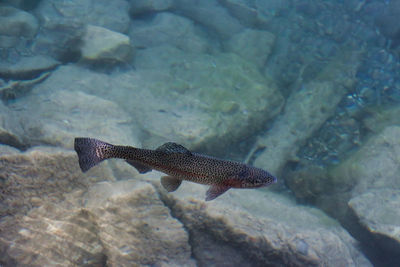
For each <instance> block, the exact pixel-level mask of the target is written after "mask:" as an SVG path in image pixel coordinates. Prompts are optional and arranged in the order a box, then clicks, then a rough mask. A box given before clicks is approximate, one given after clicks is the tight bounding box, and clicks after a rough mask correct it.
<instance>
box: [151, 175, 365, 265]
mask: <svg viewBox="0 0 400 267" xmlns="http://www.w3.org/2000/svg"><path fill="white" fill-rule="evenodd" d="M156 183H157V184H158V182H156ZM205 190H206V188H205V186H202V185H197V184H193V183H184V184H183V185H182V186H181V187H180V188H179V189H178V190H177V191H176V192H173V193H166V192H165V191H164V189H161V188H160V193H161V196H162V198H163V199H164V202H165V203H166V204H167V205H168V206H169V207H170V208H171V210H172V214H174V216H175V217H176V218H178V219H179V220H180V221H182V222H183V224H184V226H185V228H186V229H187V230H188V231H189V234H190V244H191V246H192V251H193V255H194V257H195V258H196V259H197V261H198V263H199V265H201V266H266V265H268V266H282V265H285V266H306V265H307V266H330V265H335V266H340V265H343V266H371V264H370V263H369V261H368V260H367V259H366V258H365V257H364V256H363V254H362V253H361V252H360V251H358V248H357V241H356V240H354V239H353V238H352V237H351V236H350V235H349V234H348V233H347V232H346V231H344V230H343V229H342V228H341V227H340V226H339V225H338V224H337V223H336V222H335V221H334V220H332V219H330V218H329V217H327V216H326V215H324V214H323V213H322V212H320V211H318V210H316V209H313V208H307V207H301V206H298V205H297V204H295V203H294V202H293V201H292V200H289V199H287V198H286V197H284V196H280V195H279V194H276V193H272V192H262V191H258V190H253V189H250V190H240V189H237V190H234V189H233V190H230V191H228V192H227V193H225V194H224V195H223V196H221V197H219V198H218V199H217V200H214V201H212V202H207V203H205V202H204V201H203V199H204V195H205Z"/></svg>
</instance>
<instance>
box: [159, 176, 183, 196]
mask: <svg viewBox="0 0 400 267" xmlns="http://www.w3.org/2000/svg"><path fill="white" fill-rule="evenodd" d="M181 183H182V179H179V178H176V177H173V176H163V177H161V184H162V185H163V186H164V188H165V190H167V191H168V192H173V191H175V190H176V189H178V187H179V186H180V185H181Z"/></svg>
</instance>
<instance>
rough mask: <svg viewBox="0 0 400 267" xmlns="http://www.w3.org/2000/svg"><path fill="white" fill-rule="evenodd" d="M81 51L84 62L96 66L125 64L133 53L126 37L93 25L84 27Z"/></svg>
mask: <svg viewBox="0 0 400 267" xmlns="http://www.w3.org/2000/svg"><path fill="white" fill-rule="evenodd" d="M81 51H82V59H83V60H84V61H86V62H90V63H98V64H100V63H110V64H113V63H117V62H127V61H129V59H130V58H131V56H132V52H133V51H132V47H131V45H130V40H129V37H128V36H127V35H125V34H122V33H118V32H114V31H111V30H108V29H106V28H102V27H98V26H93V25H88V26H87V27H86V34H85V36H84V37H83V45H82V50H81Z"/></svg>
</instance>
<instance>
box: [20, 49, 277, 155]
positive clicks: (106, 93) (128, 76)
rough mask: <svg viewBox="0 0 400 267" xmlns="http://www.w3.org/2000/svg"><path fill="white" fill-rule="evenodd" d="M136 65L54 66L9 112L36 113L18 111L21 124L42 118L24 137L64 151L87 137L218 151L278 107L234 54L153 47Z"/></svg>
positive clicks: (264, 83) (271, 91) (273, 94)
mask: <svg viewBox="0 0 400 267" xmlns="http://www.w3.org/2000/svg"><path fill="white" fill-rule="evenodd" d="M135 60H139V61H140V62H136V61H135V67H136V71H126V72H114V73H112V74H110V75H108V74H102V73H99V72H95V71H91V70H88V69H86V68H81V67H77V66H76V65H69V66H62V67H59V68H58V69H57V70H56V71H54V72H53V74H52V75H51V76H50V77H49V78H48V79H47V80H46V81H45V82H43V83H41V84H40V85H38V86H37V87H35V89H34V90H35V91H37V92H41V96H39V95H37V96H30V97H29V100H23V99H21V100H20V101H18V103H15V105H17V106H16V108H18V106H23V105H25V104H26V105H27V107H28V108H29V107H33V106H35V107H38V108H35V109H34V110H30V111H29V112H25V113H23V114H26V115H28V113H29V117H28V116H26V117H27V118H32V116H34V117H36V116H37V118H39V116H42V117H41V119H40V120H39V119H38V120H32V119H31V121H30V122H29V121H28V122H26V123H27V124H28V125H30V127H27V128H28V129H36V130H37V133H36V134H35V133H34V131H33V133H32V132H31V133H30V134H29V135H28V136H32V138H33V140H37V142H39V141H40V142H39V143H41V144H42V143H43V142H46V143H49V142H50V144H62V145H63V146H65V145H67V142H70V141H71V137H72V136H73V135H85V136H88V135H90V136H92V137H98V138H100V139H103V140H104V141H107V142H114V143H116V144H125V145H134V146H135V145H138V142H134V140H131V139H130V138H128V137H129V136H132V132H134V134H133V135H134V136H139V137H140V139H141V140H140V141H141V142H142V143H143V147H147V148H152V149H154V148H156V147H158V146H159V145H161V144H162V143H164V142H167V141H171V140H173V141H174V142H177V143H181V144H182V145H187V146H188V147H190V149H193V148H203V149H204V150H206V149H209V150H208V151H213V152H215V153H225V151H226V148H227V147H229V146H230V145H232V144H234V143H236V142H237V141H238V140H241V139H242V138H245V137H247V136H251V135H253V134H254V133H255V132H256V131H257V130H258V129H259V128H260V127H263V125H264V123H265V121H267V120H269V119H271V118H272V117H273V116H275V115H276V114H278V113H279V112H280V108H281V106H282V105H283V98H282V96H281V94H280V92H279V91H278V90H277V88H276V87H275V86H274V85H272V83H270V82H269V81H268V80H266V79H265V78H264V77H263V76H262V75H261V74H260V72H259V71H258V70H257V68H256V67H255V66H254V65H253V64H251V63H250V62H246V61H245V60H243V59H241V58H240V57H238V56H236V55H233V54H219V55H217V57H214V56H211V55H203V54H198V53H184V52H182V50H178V49H176V48H171V47H170V48H168V49H167V48H165V47H160V48H151V49H144V50H143V51H138V52H137V55H136V56H135ZM136 64H137V65H136ZM54 88H59V89H60V90H59V91H54ZM115 88H118V90H116V89H115ZM61 89H62V90H61ZM76 91H82V92H86V93H82V92H81V93H78V92H76ZM44 92H46V94H45V93H44ZM87 94H91V96H90V95H87ZM93 95H98V96H100V97H101V98H99V97H95V96H93ZM102 98H105V99H109V100H111V101H113V103H112V102H109V101H105V100H103V99H102ZM58 102H60V103H58ZM28 103H29V105H28ZM34 103H35V104H34ZM56 103H57V104H56ZM115 103H117V105H118V106H119V107H116V106H115V105H116V104H115ZM32 109H33V108H32ZM121 109H123V111H122V110H121ZM49 110H50V111H49ZM23 114H22V115H23ZM32 114H33V115H32ZM35 114H37V115H35ZM128 114H129V115H128ZM36 121H37V122H36ZM35 124H36V126H35ZM43 129H44V130H43ZM45 133H46V134H45ZM101 136H103V137H102V138H101ZM117 136H120V138H116V137H117ZM67 137H68V138H67ZM113 139H114V140H113ZM139 146H140V147H142V146H141V145H139ZM68 147H70V146H68ZM199 152H200V151H199Z"/></svg>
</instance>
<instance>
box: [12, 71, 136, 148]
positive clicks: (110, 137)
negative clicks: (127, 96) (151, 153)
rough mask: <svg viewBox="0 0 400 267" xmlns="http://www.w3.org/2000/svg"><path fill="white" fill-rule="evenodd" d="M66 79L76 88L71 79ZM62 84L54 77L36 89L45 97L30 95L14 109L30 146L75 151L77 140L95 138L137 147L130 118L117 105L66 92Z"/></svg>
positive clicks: (82, 94)
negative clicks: (44, 145)
mask: <svg viewBox="0 0 400 267" xmlns="http://www.w3.org/2000/svg"><path fill="white" fill-rule="evenodd" d="M64 78H65V79H67V80H68V83H69V84H70V85H71V86H74V82H73V81H71V76H67V77H64ZM75 78H76V79H79V77H75ZM59 82H60V80H58V79H57V77H53V76H51V77H50V78H49V79H48V80H47V82H45V83H42V84H41V85H40V86H39V87H37V88H35V89H36V90H37V91H38V92H42V94H35V95H29V96H27V97H25V98H23V99H20V101H18V102H16V103H15V104H14V105H13V106H12V107H13V109H14V110H16V111H17V112H15V115H16V116H18V117H19V119H20V121H21V123H22V124H23V125H24V128H23V130H24V132H23V134H22V135H21V137H22V138H23V139H24V142H25V143H26V144H27V145H29V146H32V145H38V144H39V145H40V144H47V145H54V146H62V147H67V148H72V147H73V141H74V137H77V136H92V137H96V138H99V139H104V140H106V141H108V142H114V143H121V144H127V145H128V144H129V145H137V144H138V141H137V140H135V137H134V136H133V134H132V130H131V129H130V127H129V126H127V125H126V124H129V122H130V121H131V118H130V117H129V116H128V115H127V114H126V113H125V112H124V111H123V110H121V108H120V107H118V105H117V104H115V103H113V102H111V101H109V100H105V99H102V98H100V97H97V96H94V95H90V94H86V93H83V92H79V91H69V90H66V88H64V87H63V86H65V85H66V84H62V83H59ZM77 82H84V81H79V80H78V81H77ZM42 86H43V87H44V88H43V87H42ZM54 88H59V89H58V90H54ZM71 89H72V88H71Z"/></svg>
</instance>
